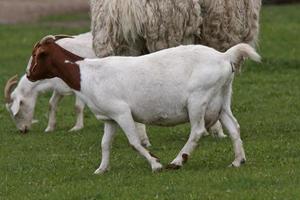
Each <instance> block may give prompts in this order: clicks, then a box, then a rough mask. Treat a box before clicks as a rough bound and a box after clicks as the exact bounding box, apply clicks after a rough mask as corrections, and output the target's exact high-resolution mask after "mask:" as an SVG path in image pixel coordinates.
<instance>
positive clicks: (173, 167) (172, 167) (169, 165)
mask: <svg viewBox="0 0 300 200" xmlns="http://www.w3.org/2000/svg"><path fill="white" fill-rule="evenodd" d="M180 168H181V166H180V165H175V164H172V163H170V164H168V165H167V166H166V169H180Z"/></svg>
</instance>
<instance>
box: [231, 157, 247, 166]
mask: <svg viewBox="0 0 300 200" xmlns="http://www.w3.org/2000/svg"><path fill="white" fill-rule="evenodd" d="M245 163H246V159H245V158H243V159H241V160H240V161H236V160H235V161H233V162H232V163H231V164H230V165H229V166H228V167H240V166H241V165H242V164H245Z"/></svg>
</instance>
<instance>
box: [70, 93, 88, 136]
mask: <svg viewBox="0 0 300 200" xmlns="http://www.w3.org/2000/svg"><path fill="white" fill-rule="evenodd" d="M84 105H85V104H84V102H83V101H82V100H81V99H80V98H79V97H78V96H76V100H75V112H76V117H77V119H76V124H75V125H74V127H73V128H71V129H70V130H69V131H78V130H80V129H82V128H83V126H84V125H83V114H84V113H83V110H84Z"/></svg>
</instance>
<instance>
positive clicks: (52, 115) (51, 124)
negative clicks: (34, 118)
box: [45, 90, 63, 132]
mask: <svg viewBox="0 0 300 200" xmlns="http://www.w3.org/2000/svg"><path fill="white" fill-rule="evenodd" d="M62 97H63V96H62V95H61V94H59V93H58V92H57V91H55V90H54V91H53V94H52V96H51V98H50V100H49V120H48V126H47V128H46V129H45V132H51V131H53V130H54V129H55V125H56V108H57V104H58V103H59V102H60V100H61V99H62Z"/></svg>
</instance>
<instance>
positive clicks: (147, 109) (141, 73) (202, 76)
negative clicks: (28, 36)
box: [27, 37, 260, 174]
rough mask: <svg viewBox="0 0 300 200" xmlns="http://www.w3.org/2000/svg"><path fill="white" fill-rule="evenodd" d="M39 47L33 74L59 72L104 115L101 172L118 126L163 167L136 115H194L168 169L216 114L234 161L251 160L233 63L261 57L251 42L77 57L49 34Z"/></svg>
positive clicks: (173, 120)
mask: <svg viewBox="0 0 300 200" xmlns="http://www.w3.org/2000/svg"><path fill="white" fill-rule="evenodd" d="M37 52H41V53H40V55H41V56H43V57H39V56H40V55H37V57H36V59H37V60H40V63H39V64H38V65H35V66H33V65H31V66H30V67H29V68H28V69H27V77H28V78H29V80H31V81H37V80H41V79H45V78H49V77H59V78H61V79H62V80H64V81H65V82H66V83H67V84H68V85H69V86H70V87H71V88H73V89H74V91H75V93H76V95H78V96H80V97H81V98H82V99H83V100H84V102H85V103H86V104H87V105H88V106H89V108H90V109H91V110H92V112H93V113H94V114H95V115H96V117H97V118H98V119H100V120H104V121H105V130H104V135H103V138H102V161H101V164H100V166H99V168H98V169H97V170H96V171H95V173H97V174H98V173H103V172H105V171H106V170H107V169H108V165H109V155H110V145H111V142H112V138H113V135H114V134H115V132H116V127H117V125H119V126H120V127H121V128H122V129H123V131H124V133H125V134H126V136H127V138H128V140H129V143H130V144H131V145H132V146H133V147H134V148H135V149H136V150H137V151H138V152H139V153H140V154H141V155H143V156H144V157H145V158H146V159H147V160H148V162H149V163H150V165H151V168H152V170H153V171H157V170H160V169H161V168H162V165H161V164H160V163H159V160H158V159H157V158H156V157H155V156H153V154H151V153H150V152H148V151H147V150H146V149H145V148H144V147H143V146H142V145H141V144H140V142H139V138H138V134H137V132H136V126H135V122H140V123H144V124H150V125H151V124H153V125H162V126H170V125H176V124H180V123H185V122H190V124H191V132H190V137H189V139H188V141H187V143H186V144H185V145H184V147H183V148H182V150H181V151H180V152H179V154H178V155H177V157H176V158H175V159H174V160H173V161H172V162H171V164H170V165H169V167H170V168H176V169H177V168H180V167H181V166H182V165H183V163H184V162H185V161H186V160H187V158H188V156H189V155H190V154H191V153H192V151H193V149H194V148H195V147H196V144H197V142H198V140H199V139H200V137H201V136H202V135H203V134H204V133H205V131H206V129H207V128H209V127H211V126H212V125H213V124H214V123H215V122H216V121H218V120H221V122H222V123H223V125H224V126H225V127H226V128H227V129H228V131H229V135H230V137H231V139H232V142H233V147H234V153H235V159H234V161H233V162H232V165H233V166H235V167H239V166H240V165H241V164H242V163H244V162H245V160H246V157H245V153H244V149H243V144H242V140H241V138H240V128H239V124H238V122H237V120H236V119H235V117H234V116H233V114H232V112H231V108H230V105H231V94H232V82H233V78H234V71H235V70H236V69H235V67H234V64H235V63H237V62H238V61H239V60H240V59H242V57H245V58H248V57H250V58H251V59H252V60H255V61H259V60H260V56H259V55H258V54H257V53H256V52H255V50H254V49H253V48H252V47H251V46H249V45H247V44H238V45H236V46H234V47H232V48H230V49H229V50H228V51H226V52H225V53H220V52H218V51H216V50H214V49H212V48H209V47H206V46H202V45H189V46H179V47H175V48H170V49H166V50H162V51H159V52H156V53H152V54H149V55H145V56H140V57H118V56H116V57H107V58H102V59H84V60H82V61H77V62H76V63H73V62H72V60H69V59H70V57H69V56H68V54H67V53H66V51H65V50H63V49H62V48H60V47H59V46H58V45H56V44H55V43H54V40H53V38H51V37H47V38H44V39H43V40H42V41H41V42H40V46H39V47H38V49H37ZM57 58H60V59H61V60H59V59H57ZM46 63H48V64H46ZM49 63H51V64H49ZM63 63H65V64H64V65H63Z"/></svg>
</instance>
